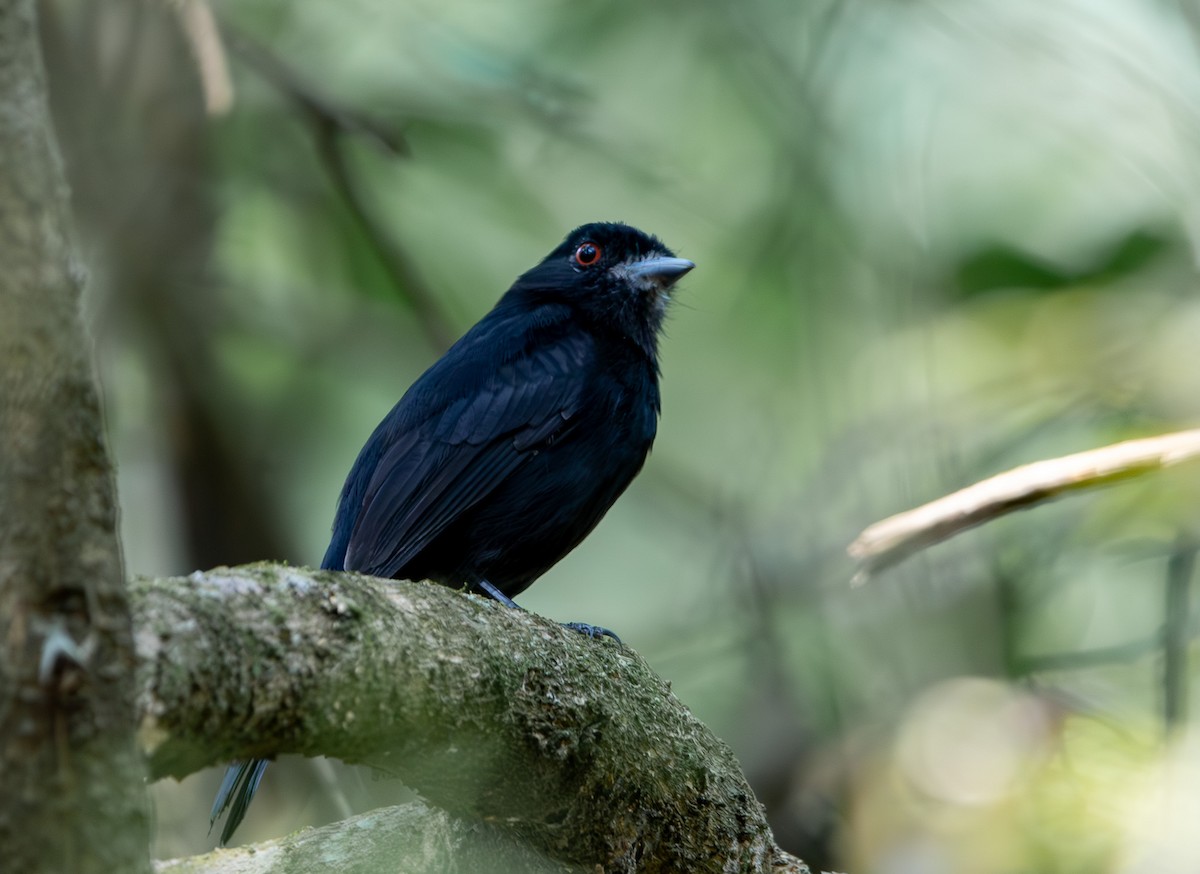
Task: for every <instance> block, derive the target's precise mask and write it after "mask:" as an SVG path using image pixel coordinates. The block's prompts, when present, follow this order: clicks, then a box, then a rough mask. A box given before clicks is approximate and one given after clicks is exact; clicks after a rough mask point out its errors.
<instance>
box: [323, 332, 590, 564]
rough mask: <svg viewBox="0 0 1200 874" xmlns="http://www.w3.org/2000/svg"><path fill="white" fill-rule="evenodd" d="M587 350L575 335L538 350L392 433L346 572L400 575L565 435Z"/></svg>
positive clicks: (367, 495) (349, 550) (585, 341)
mask: <svg viewBox="0 0 1200 874" xmlns="http://www.w3.org/2000/svg"><path fill="white" fill-rule="evenodd" d="M591 348H592V347H591V341H590V340H589V339H587V338H586V336H585V335H581V334H578V333H575V334H572V335H570V336H568V337H564V338H563V340H562V341H560V342H558V343H554V344H546V345H543V346H540V347H538V348H537V349H535V350H533V351H531V352H529V353H528V354H527V355H525V356H522V357H520V358H518V359H517V360H516V361H513V362H509V363H506V364H503V365H501V366H499V367H494V368H492V369H490V370H489V372H488V375H487V376H486V377H485V378H484V379H483V381H482V383H481V384H479V385H478V386H477V387H476V389H475V391H474V392H473V393H471V394H469V395H468V396H466V397H460V398H457V399H455V400H454V401H452V402H450V403H447V404H444V405H443V406H442V409H441V410H440V411H438V412H436V413H435V414H434V415H432V416H430V417H427V418H425V419H423V420H419V421H410V422H409V423H408V427H407V429H406V430H405V431H404V432H402V433H400V434H397V435H394V437H393V439H392V440H391V442H390V445H389V446H388V447H387V448H386V449H385V451H384V452H383V453H382V455H381V457H380V459H379V462H378V464H377V465H376V467H375V470H374V472H373V474H372V476H371V478H370V482H369V484H368V486H367V488H366V490H365V493H364V497H363V501H362V506H361V509H360V511H359V513H358V517H357V519H356V521H355V523H354V527H353V530H352V532H351V535H350V539H349V544H348V548H347V551H346V560H345V566H346V568H347V569H354V570H362V571H365V572H367V573H371V574H375V575H377V576H386V577H390V576H394V575H396V574H397V573H398V572H400V571H401V570H402V569H403V568H404V566H405V565H406V564H407V563H408V562H410V561H411V560H412V559H413V558H414V557H415V556H416V555H417V554H418V553H419V552H420V551H421V550H422V549H424V548H425V547H426V546H427V545H428V544H429V543H430V542H431V541H432V540H433V539H434V538H435V537H437V536H438V534H440V533H441V532H442V531H444V530H445V529H446V527H447V526H449V525H451V524H452V523H453V522H454V521H455V520H456V519H458V518H459V517H460V516H461V515H462V514H463V513H464V512H466V511H467V510H469V509H470V508H471V507H472V506H473V505H475V504H476V503H478V502H479V501H480V500H482V499H483V498H484V497H486V496H487V495H488V494H490V493H491V492H492V491H494V490H495V489H496V487H497V486H499V485H500V484H501V483H502V482H504V480H505V479H506V478H507V477H509V476H511V475H512V473H513V472H514V471H515V470H517V469H518V468H519V467H520V466H521V465H522V464H523V463H525V461H526V460H528V458H530V457H532V454H533V453H534V451H535V450H536V449H537V448H538V447H539V446H540V445H543V444H545V443H546V442H548V441H551V440H554V439H559V438H561V436H562V434H563V433H565V432H566V431H567V430H568V429H569V428H570V427H571V426H572V425H573V421H572V418H573V417H574V416H575V414H576V413H577V412H578V410H579V407H580V403H581V394H582V392H583V386H584V384H585V380H584V379H583V378H582V376H581V371H582V368H584V367H585V366H586V363H587V358H588V356H589V355H590V354H591Z"/></svg>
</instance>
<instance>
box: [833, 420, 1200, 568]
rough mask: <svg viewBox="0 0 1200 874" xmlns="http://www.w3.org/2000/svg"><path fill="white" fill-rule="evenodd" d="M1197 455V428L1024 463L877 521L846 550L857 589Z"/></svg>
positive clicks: (1199, 434)
mask: <svg viewBox="0 0 1200 874" xmlns="http://www.w3.org/2000/svg"><path fill="white" fill-rule="evenodd" d="M1197 456H1200V429H1197V430H1191V431H1179V432H1176V433H1173V434H1163V435H1161V436H1158V437H1147V438H1145V439H1142V440H1127V441H1125V442H1123V443H1115V444H1113V445H1111V446H1104V447H1101V448H1100V449H1092V450H1088V451H1087V452H1078V453H1075V454H1074V455H1066V456H1063V457H1061V458H1051V459H1047V460H1045V461H1037V462H1034V463H1033V464H1027V465H1023V466H1021V467H1017V468H1014V469H1012V470H1009V471H1006V472H1004V473H1001V474H997V475H996V476H993V477H991V478H989V479H986V480H983V481H982V482H978V483H975V484H974V485H971V486H968V487H967V488H965V489H961V490H959V491H957V492H954V493H953V494H949V495H946V496H945V497H943V498H939V499H937V500H936V501H932V502H930V503H928V504H925V505H923V506H920V507H917V508H916V509H914V510H909V511H907V512H904V513H900V514H898V515H895V516H891V517H889V518H887V519H884V520H883V521H882V522H876V523H875V524H874V525H872V526H871V527H869V528H867V529H866V530H865V531H863V532H862V534H860V535H858V537H857V538H855V540H854V542H853V543H851V544H850V546H849V547H847V552H848V553H849V554H850V557H851V558H853V559H855V560H857V561H858V562H859V563H860V566H861V568H860V570H859V572H858V573H857V574H856V575H855V577H854V583H855V584H859V583H862V582H865V581H866V580H867V578H868V577H869V575H870V574H872V573H876V572H878V571H880V570H882V569H883V568H886V567H889V566H891V565H893V564H896V563H897V562H899V561H900V560H902V559H903V558H905V557H907V556H909V555H911V554H912V553H914V552H917V551H919V550H921V549H924V548H925V547H927V546H932V545H933V544H935V543H939V542H941V541H943V540H946V539H948V538H950V537H953V536H954V535H956V534H959V533H961V532H963V531H966V530H967V529H968V528H972V527H974V526H976V525H981V524H982V523H984V522H988V521H991V520H992V519H997V518H999V517H1000V516H1003V515H1005V514H1007V513H1011V512H1012V511H1014V510H1020V509H1024V508H1027V507H1032V506H1034V505H1036V504H1040V503H1043V502H1045V501H1048V500H1051V499H1052V498H1055V497H1057V496H1058V495H1060V494H1062V493H1064V492H1068V491H1075V490H1078V489H1090V488H1095V487H1097V486H1101V485H1107V484H1109V483H1112V482H1116V481H1118V480H1122V479H1127V478H1131V477H1136V476H1140V475H1142V474H1145V473H1149V472H1150V471H1153V470H1158V469H1160V468H1164V467H1169V466H1171V465H1174V464H1179V463H1180V462H1183V461H1188V460H1190V459H1193V458H1196V457H1197Z"/></svg>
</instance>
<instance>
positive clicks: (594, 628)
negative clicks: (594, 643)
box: [563, 622, 621, 643]
mask: <svg viewBox="0 0 1200 874" xmlns="http://www.w3.org/2000/svg"><path fill="white" fill-rule="evenodd" d="M563 628H569V629H571V630H572V631H578V632H579V633H580V634H586V635H587V636H588V637H593V638H595V637H611V638H612V639H613V640H615V641H616V642H617V643H620V642H621V638H619V637H617V636H616V635H615V634H613V633H612V632H611V631H609V630H608V629H607V628H603V627H601V626H599V625H588V624H587V623H586V622H564V623H563Z"/></svg>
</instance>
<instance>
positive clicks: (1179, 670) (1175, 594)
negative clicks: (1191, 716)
mask: <svg viewBox="0 0 1200 874" xmlns="http://www.w3.org/2000/svg"><path fill="white" fill-rule="evenodd" d="M1198 548H1200V545H1198V544H1197V543H1196V540H1195V538H1194V537H1192V536H1191V535H1190V534H1189V533H1187V532H1180V535H1179V538H1178V540H1177V541H1176V543H1175V550H1174V552H1173V553H1172V554H1171V558H1170V561H1168V562H1167V585H1166V616H1165V617H1164V619H1163V673H1162V682H1163V722H1164V724H1165V726H1166V729H1167V731H1168V732H1171V731H1174V730H1175V729H1177V728H1180V727H1182V725H1183V723H1184V721H1185V720H1186V719H1187V688H1188V687H1187V659H1188V613H1189V611H1190V609H1191V606H1190V603H1189V602H1190V601H1191V589H1192V572H1193V571H1194V570H1195V569H1196V550H1197V549H1198Z"/></svg>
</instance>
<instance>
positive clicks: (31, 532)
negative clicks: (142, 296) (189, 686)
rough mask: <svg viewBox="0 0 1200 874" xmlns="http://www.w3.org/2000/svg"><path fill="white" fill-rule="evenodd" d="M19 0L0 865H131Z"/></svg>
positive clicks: (133, 843)
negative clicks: (0, 863)
mask: <svg viewBox="0 0 1200 874" xmlns="http://www.w3.org/2000/svg"><path fill="white" fill-rule="evenodd" d="M67 215H68V210H67V192H66V187H65V184H64V182H63V174H62V167H61V162H60V160H59V156H58V151H57V147H56V144H55V141H54V137H53V132H52V130H51V126H50V121H49V114H48V109H47V106H46V93H45V78H44V74H43V69H42V59H41V55H40V52H39V48H38V42H37V27H36V21H35V10H34V2H33V0H0V265H3V269H2V270H0V447H2V448H0V741H2V743H3V746H2V748H0V775H2V777H0V780H2V783H3V786H4V791H3V793H0V858H2V859H3V867H4V869H5V870H8V871H20V872H23V874H30V872H32V874H37V872H56V874H58V872H72V874H89V872H97V874H100V872H104V874H111V872H113V871H121V872H126V871H130V872H137V871H146V870H149V853H148V824H149V818H148V811H147V807H146V800H145V792H144V790H143V788H142V785H141V779H140V778H141V776H142V763H141V761H140V760H139V758H138V756H137V754H136V751H135V747H134V745H133V709H132V697H131V677H132V675H133V665H134V657H133V645H132V634H131V630H130V621H129V609H128V604H127V601H126V594H125V589H124V580H123V571H122V567H121V553H120V546H119V543H118V540H117V534H116V525H115V521H116V501H115V494H114V485H113V479H112V467H111V464H110V462H109V458H108V453H107V448H106V446H105V443H104V433H103V425H102V421H101V416H100V407H99V400H98V397H97V392H96V387H95V384H94V382H93V378H92V372H91V364H90V359H89V356H88V346H87V343H86V342H85V340H84V336H83V330H82V325H81V322H80V318H79V291H80V284H81V270H80V268H79V265H78V263H77V262H76V260H75V256H74V253H73V251H72V245H71V240H70V234H69V231H68V225H69V223H68V219H67Z"/></svg>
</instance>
